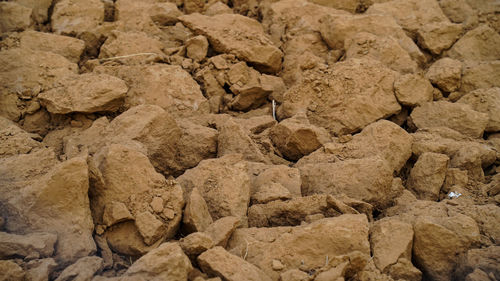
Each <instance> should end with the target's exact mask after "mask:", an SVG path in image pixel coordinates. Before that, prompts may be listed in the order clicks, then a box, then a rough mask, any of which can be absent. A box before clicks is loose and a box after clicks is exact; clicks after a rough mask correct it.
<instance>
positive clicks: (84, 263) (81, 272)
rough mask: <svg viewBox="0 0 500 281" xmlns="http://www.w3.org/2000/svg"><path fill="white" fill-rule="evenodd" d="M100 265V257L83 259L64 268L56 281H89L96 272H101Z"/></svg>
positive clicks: (101, 262)
mask: <svg viewBox="0 0 500 281" xmlns="http://www.w3.org/2000/svg"><path fill="white" fill-rule="evenodd" d="M102 265H103V260H102V258H100V257H96V256H92V257H83V258H81V259H79V260H78V261H77V262H75V263H74V264H72V265H70V266H68V267H66V269H64V271H63V272H62V273H61V275H59V277H57V279H56V281H67V280H90V279H92V276H94V274H95V273H96V272H97V271H99V270H101V268H102Z"/></svg>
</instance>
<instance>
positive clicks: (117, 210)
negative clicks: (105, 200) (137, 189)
mask: <svg viewBox="0 0 500 281" xmlns="http://www.w3.org/2000/svg"><path fill="white" fill-rule="evenodd" d="M131 219H133V217H132V215H131V214H130V212H129V210H128V208H127V206H125V204H123V203H121V202H112V203H111V204H108V205H106V206H105V207H104V213H103V215H102V221H103V222H104V223H105V224H106V226H112V225H114V224H117V223H119V222H122V221H126V220H131Z"/></svg>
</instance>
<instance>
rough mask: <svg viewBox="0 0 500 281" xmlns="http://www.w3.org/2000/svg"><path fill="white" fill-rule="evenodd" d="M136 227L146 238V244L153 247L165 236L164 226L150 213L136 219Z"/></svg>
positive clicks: (140, 215)
mask: <svg viewBox="0 0 500 281" xmlns="http://www.w3.org/2000/svg"><path fill="white" fill-rule="evenodd" d="M135 225H136V226H137V229H138V230H139V233H140V234H141V236H142V237H143V238H144V243H146V244H147V245H151V244H153V243H154V242H156V241H157V240H158V239H159V238H160V237H161V235H162V234H163V230H164V225H163V223H162V222H161V221H159V220H158V219H156V217H155V216H154V215H153V214H151V213H150V212H142V213H140V214H138V215H137V216H136V218H135Z"/></svg>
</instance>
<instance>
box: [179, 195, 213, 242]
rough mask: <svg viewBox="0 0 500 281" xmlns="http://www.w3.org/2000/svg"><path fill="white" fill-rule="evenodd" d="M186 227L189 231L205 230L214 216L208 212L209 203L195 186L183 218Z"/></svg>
mask: <svg viewBox="0 0 500 281" xmlns="http://www.w3.org/2000/svg"><path fill="white" fill-rule="evenodd" d="M182 222H183V223H184V226H183V227H184V229H185V230H186V231H187V232H188V233H191V232H196V231H204V230H205V229H206V228H207V227H208V226H209V225H210V224H211V223H213V220H212V217H211V216H210V213H209V212H208V207H207V203H206V202H205V199H203V197H202V196H201V194H200V191H199V190H198V188H194V189H193V191H191V194H190V195H189V198H188V200H187V204H186V208H185V209H184V216H183V219H182Z"/></svg>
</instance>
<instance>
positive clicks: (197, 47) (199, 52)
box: [186, 35, 208, 61]
mask: <svg viewBox="0 0 500 281" xmlns="http://www.w3.org/2000/svg"><path fill="white" fill-rule="evenodd" d="M186 52H187V57H188V58H191V59H193V60H194V61H201V60H203V59H204V58H205V57H206V56H207V52H208V40H207V38H206V37H205V36H202V35H198V36H196V37H193V38H190V39H189V40H187V41H186Z"/></svg>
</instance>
